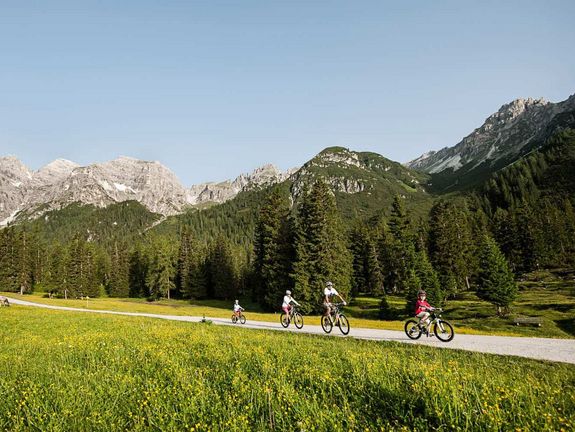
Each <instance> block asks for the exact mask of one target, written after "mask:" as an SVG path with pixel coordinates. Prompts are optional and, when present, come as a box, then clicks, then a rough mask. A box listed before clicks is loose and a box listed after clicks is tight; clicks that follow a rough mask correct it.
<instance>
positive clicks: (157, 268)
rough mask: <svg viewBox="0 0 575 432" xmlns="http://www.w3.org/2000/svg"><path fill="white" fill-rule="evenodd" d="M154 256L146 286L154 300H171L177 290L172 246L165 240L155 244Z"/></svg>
mask: <svg viewBox="0 0 575 432" xmlns="http://www.w3.org/2000/svg"><path fill="white" fill-rule="evenodd" d="M153 247H154V254H153V255H152V259H151V261H150V265H149V267H148V271H147V275H146V286H147V288H148V291H149V293H150V297H152V298H154V299H160V298H168V299H169V298H170V294H171V291H172V290H173V289H174V288H175V286H176V284H175V278H176V265H175V263H174V256H173V255H174V254H173V251H172V250H171V247H170V244H169V243H168V242H167V240H165V239H161V238H160V239H156V240H155V241H154V242H153Z"/></svg>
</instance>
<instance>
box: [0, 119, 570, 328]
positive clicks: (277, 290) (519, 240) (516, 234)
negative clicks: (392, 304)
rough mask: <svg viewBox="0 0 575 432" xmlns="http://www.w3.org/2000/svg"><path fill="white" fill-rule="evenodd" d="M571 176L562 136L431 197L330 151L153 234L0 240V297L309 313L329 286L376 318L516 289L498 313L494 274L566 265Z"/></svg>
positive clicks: (88, 218)
mask: <svg viewBox="0 0 575 432" xmlns="http://www.w3.org/2000/svg"><path fill="white" fill-rule="evenodd" d="M574 172H575V131H573V130H569V129H567V130H564V131H562V132H558V133H556V134H554V135H553V136H552V137H551V138H549V139H548V140H546V141H545V142H544V143H542V144H541V146H540V148H539V149H538V150H534V151H533V152H531V153H530V154H528V155H526V156H525V157H524V158H522V159H520V160H518V161H517V162H515V163H514V164H512V165H510V166H508V167H506V168H505V169H503V170H500V171H498V172H496V173H494V174H492V175H491V176H490V178H489V179H488V180H487V181H486V182H485V183H483V184H482V185H480V186H479V187H477V188H475V189H472V190H471V191H469V192H465V193H458V194H450V195H442V196H432V195H430V194H429V193H428V192H426V190H425V187H424V186H422V185H423V184H425V183H426V179H427V177H425V176H424V175H420V174H418V173H416V172H414V171H411V170H408V169H406V168H404V167H402V166H401V165H399V164H397V163H394V162H391V161H388V160H387V159H385V158H383V157H381V156H379V155H375V154H373V153H355V152H350V151H348V150H345V149H341V148H331V149H327V150H326V151H324V152H322V153H321V154H320V155H318V156H317V157H316V158H314V159H312V160H311V161H310V162H308V163H307V164H306V165H304V167H303V168H302V169H301V170H300V171H299V172H298V173H297V175H296V176H294V177H292V178H291V179H290V180H288V181H285V182H283V183H281V184H279V185H276V186H273V187H265V188H261V189H258V190H251V191H245V192H242V193H240V194H239V195H238V196H237V197H236V198H235V199H233V200H231V201H229V202H226V203H224V204H222V205H218V206H213V207H211V208H207V209H204V210H191V211H189V212H188V213H185V214H182V215H178V216H172V217H169V218H168V219H166V220H163V221H162V220H161V217H160V216H159V215H155V214H152V213H150V212H148V211H147V210H146V209H145V208H143V207H142V206H141V205H140V204H138V203H135V202H125V203H121V204H117V205H113V206H109V207H107V208H105V209H98V208H94V207H82V206H79V205H72V206H69V207H67V208H65V209H63V210H60V211H52V212H48V213H46V214H45V216H44V217H43V218H41V219H38V220H35V221H31V222H28V223H25V224H21V225H16V226H12V227H9V228H6V229H3V230H1V231H0V284H1V286H2V289H3V290H8V291H20V290H21V291H24V292H30V291H33V290H36V291H46V292H51V293H53V294H54V295H61V296H80V295H89V296H99V295H109V296H117V297H125V296H134V297H146V298H150V299H155V298H161V297H178V298H189V299H207V298H215V299H232V298H234V297H238V296H239V297H242V298H245V297H249V298H251V299H253V300H255V301H258V302H259V303H261V304H262V306H263V307H265V308H267V309H272V310H273V309H277V307H278V305H279V301H280V299H281V295H282V292H283V291H285V290H286V289H291V290H292V291H293V292H294V295H295V296H296V298H298V299H299V300H300V301H301V303H302V304H303V309H304V311H306V312H311V311H318V310H319V308H320V305H321V293H322V288H323V286H324V285H325V282H326V281H328V280H331V281H333V282H334V283H335V284H336V287H337V288H338V290H339V291H340V292H341V293H342V294H343V295H344V296H346V297H347V298H353V297H354V296H357V295H358V294H368V295H370V296H376V297H379V298H381V311H382V317H388V316H389V315H388V308H387V302H386V294H388V293H395V294H397V293H402V294H404V295H405V296H406V297H407V298H408V299H412V298H413V297H414V292H415V291H417V290H418V289H419V288H425V289H426V290H427V291H428V293H429V297H430V300H432V301H433V302H434V303H436V304H442V303H443V302H444V301H448V299H449V298H451V297H453V296H455V295H457V294H458V293H459V292H462V291H467V290H478V292H480V293H481V295H482V296H483V298H486V299H496V300H493V302H494V304H495V305H496V306H497V308H498V310H499V311H504V310H505V308H506V307H508V306H509V304H510V302H512V301H513V291H514V290H513V288H512V287H511V288H510V289H509V290H508V291H507V292H508V293H509V294H508V295H507V297H506V298H505V299H504V300H501V295H500V293H492V292H491V293H490V292H485V287H486V286H491V285H490V281H491V278H493V277H496V276H494V275H501V274H506V272H507V273H508V274H514V275H515V277H517V276H518V275H520V274H521V273H525V272H529V271H533V270H538V269H539V270H540V269H544V268H565V269H572V268H573V266H574V265H575V245H574V240H573V239H574V238H575V212H574V210H573V205H574V204H575V203H574V199H575V176H574V174H573V173H574ZM158 222H160V223H158ZM497 277H500V276H497ZM512 280H513V277H511V281H512ZM492 285H493V284H492ZM493 286H496V285H493Z"/></svg>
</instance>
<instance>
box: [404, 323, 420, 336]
mask: <svg viewBox="0 0 575 432" xmlns="http://www.w3.org/2000/svg"><path fill="white" fill-rule="evenodd" d="M404 330H405V334H406V335H407V337H408V338H409V339H414V340H415V339H419V338H420V337H421V333H422V330H421V328H420V327H419V326H418V325H417V320H414V319H410V320H407V322H406V323H405V327H404Z"/></svg>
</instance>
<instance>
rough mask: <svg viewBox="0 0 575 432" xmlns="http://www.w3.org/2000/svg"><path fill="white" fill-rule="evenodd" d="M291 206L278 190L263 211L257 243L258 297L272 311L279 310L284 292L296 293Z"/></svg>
mask: <svg viewBox="0 0 575 432" xmlns="http://www.w3.org/2000/svg"><path fill="white" fill-rule="evenodd" d="M289 212H290V208H289V202H288V200H287V198H286V197H284V196H282V195H281V193H280V192H279V190H278V189H275V190H274V191H273V192H272V193H271V194H270V195H269V196H268V197H267V199H266V201H265V202H264V204H263V206H262V207H261V209H260V212H259V216H258V222H257V224H256V236H255V242H254V252H255V274H256V283H257V285H258V287H257V290H256V292H257V297H258V298H259V299H260V300H263V304H264V305H265V306H266V307H267V308H268V309H277V308H278V306H279V304H280V301H281V298H282V296H283V295H284V292H285V291H286V290H287V289H293V282H292V280H291V278H290V273H291V264H292V261H293V256H294V251H293V243H292V233H291V229H290V228H291V227H290V221H289Z"/></svg>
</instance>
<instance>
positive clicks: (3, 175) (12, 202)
mask: <svg viewBox="0 0 575 432" xmlns="http://www.w3.org/2000/svg"><path fill="white" fill-rule="evenodd" d="M31 180H32V173H31V172H30V170H29V169H28V168H26V166H24V164H23V163H22V162H20V161H19V160H18V159H16V158H15V157H13V156H7V157H0V226H5V225H7V224H8V223H9V222H11V221H12V219H13V218H14V216H15V215H16V213H17V212H18V210H19V209H20V208H21V207H22V205H23V204H24V200H25V197H26V193H27V190H28V187H29V184H30V182H31Z"/></svg>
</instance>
